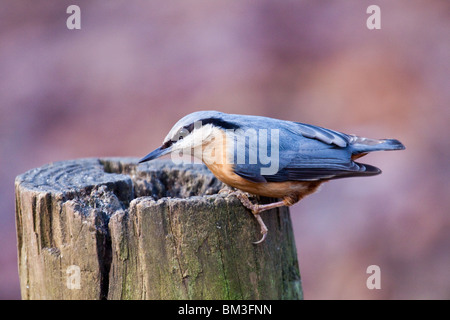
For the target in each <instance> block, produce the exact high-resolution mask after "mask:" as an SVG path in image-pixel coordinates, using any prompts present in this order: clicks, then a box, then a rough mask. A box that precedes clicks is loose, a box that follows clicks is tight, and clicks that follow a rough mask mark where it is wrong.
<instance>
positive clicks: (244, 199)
mask: <svg viewBox="0 0 450 320" xmlns="http://www.w3.org/2000/svg"><path fill="white" fill-rule="evenodd" d="M232 195H235V196H236V197H237V198H238V199H239V200H240V201H241V203H242V205H243V206H244V207H246V208H247V209H250V210H251V212H252V213H253V215H254V216H255V218H256V221H258V223H259V226H260V228H261V234H262V235H263V236H262V238H261V239H260V240H259V241H256V242H253V243H254V244H260V243H262V242H263V241H264V240H265V239H266V237H267V232H268V231H269V229H267V227H266V225H265V224H264V221H263V219H262V218H261V216H260V215H259V214H260V212H261V211H264V209H263V210H261V209H262V206H261V205H258V204H255V203H253V202H251V201H250V199H249V198H248V197H249V195H248V194H247V193H245V192H242V191H236V192H233V193H232Z"/></svg>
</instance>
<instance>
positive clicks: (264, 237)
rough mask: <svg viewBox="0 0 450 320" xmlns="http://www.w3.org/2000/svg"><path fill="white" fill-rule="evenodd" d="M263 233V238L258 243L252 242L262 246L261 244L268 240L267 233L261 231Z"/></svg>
mask: <svg viewBox="0 0 450 320" xmlns="http://www.w3.org/2000/svg"><path fill="white" fill-rule="evenodd" d="M261 233H262V234H263V236H262V238H261V239H260V240H258V241H255V242H252V243H253V244H260V243H262V242H264V240H266V237H267V231H266V232H264V233H263V231H262V230H261Z"/></svg>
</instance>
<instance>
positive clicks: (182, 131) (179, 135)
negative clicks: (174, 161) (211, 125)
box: [172, 128, 189, 142]
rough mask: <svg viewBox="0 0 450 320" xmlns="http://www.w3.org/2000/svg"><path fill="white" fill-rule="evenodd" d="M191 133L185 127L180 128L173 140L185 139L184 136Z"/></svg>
mask: <svg viewBox="0 0 450 320" xmlns="http://www.w3.org/2000/svg"><path fill="white" fill-rule="evenodd" d="M188 134H189V131H187V130H186V129H185V128H181V129H180V130H178V132H177V134H176V135H175V136H174V137H173V139H172V140H173V141H174V142H176V141H178V140H181V139H183V138H184V137H186V136H187V135H188Z"/></svg>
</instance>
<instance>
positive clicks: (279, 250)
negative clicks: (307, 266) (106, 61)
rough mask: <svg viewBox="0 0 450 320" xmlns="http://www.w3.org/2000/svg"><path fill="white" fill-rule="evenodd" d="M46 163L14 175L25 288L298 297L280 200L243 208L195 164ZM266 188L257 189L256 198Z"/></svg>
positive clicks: (55, 292)
mask: <svg viewBox="0 0 450 320" xmlns="http://www.w3.org/2000/svg"><path fill="white" fill-rule="evenodd" d="M137 160H138V159H134V158H106V159H80V160H71V161H61V162H55V163H52V164H49V165H45V166H43V167H40V168H37V169H33V170H30V171H28V172H26V173H24V174H22V175H20V176H18V177H17V178H16V183H15V188H16V226H17V240H18V260H19V276H20V285H21V293H22V298H23V299H301V298H302V288H301V281H300V272H299V269H298V262H297V252H296V248H295V242H294V237H293V232H292V226H291V220H290V216H289V209H288V208H280V209H274V210H270V211H267V212H264V213H262V215H261V216H262V218H263V219H264V221H265V223H266V225H267V226H268V228H269V234H268V237H267V239H266V241H265V242H263V243H262V244H259V245H255V244H253V243H252V242H253V241H256V240H259V238H260V237H261V234H260V229H259V225H258V223H257V222H256V220H255V219H254V217H253V216H252V213H251V212H249V211H248V210H247V209H245V208H244V207H243V206H242V205H241V203H240V201H239V200H238V199H236V197H234V196H226V195H223V194H217V192H218V191H219V190H220V189H221V188H222V187H223V184H222V183H221V182H220V181H219V180H217V179H216V178H215V177H214V176H213V175H212V173H210V172H209V171H208V169H206V167H205V166H203V165H197V164H195V165H174V164H173V163H172V162H171V161H164V160H161V161H152V162H150V163H145V164H141V165H137ZM273 200H274V199H265V198H263V199H261V201H263V202H268V201H273Z"/></svg>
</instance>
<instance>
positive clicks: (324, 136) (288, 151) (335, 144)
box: [234, 122, 381, 182]
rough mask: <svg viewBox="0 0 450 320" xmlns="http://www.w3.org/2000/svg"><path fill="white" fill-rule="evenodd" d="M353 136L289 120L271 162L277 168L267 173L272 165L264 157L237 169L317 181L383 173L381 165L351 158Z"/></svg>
mask: <svg viewBox="0 0 450 320" xmlns="http://www.w3.org/2000/svg"><path fill="white" fill-rule="evenodd" d="M349 139H350V136H348V135H346V134H343V133H340V132H337V131H333V130H329V129H325V128H320V127H316V126H312V125H307V124H302V123H294V122H289V124H288V125H284V126H279V145H278V148H279V154H278V158H277V159H276V157H273V158H272V159H271V163H270V165H272V166H273V165H274V164H276V166H277V171H276V172H273V173H271V174H265V173H264V171H262V170H261V168H266V169H267V168H268V167H270V166H269V165H268V164H267V163H261V162H260V161H258V162H257V163H254V164H252V163H249V162H245V163H236V164H235V165H234V172H235V173H236V174H238V175H239V176H241V177H243V178H244V179H247V180H249V181H253V182H284V181H316V180H328V179H337V178H343V177H351V176H361V175H363V176H364V175H374V174H378V173H380V172H381V171H380V170H379V169H378V168H375V167H373V166H369V165H365V164H360V163H356V162H354V161H352V160H351V150H350V148H349ZM268 149H270V148H268ZM267 151H268V152H267V153H268V154H269V153H270V152H269V150H267ZM246 152H249V154H251V153H253V154H254V153H255V150H252V149H251V148H248V147H247V149H246ZM271 156H273V155H272V154H271ZM246 160H247V159H246ZM266 171H267V170H266Z"/></svg>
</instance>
